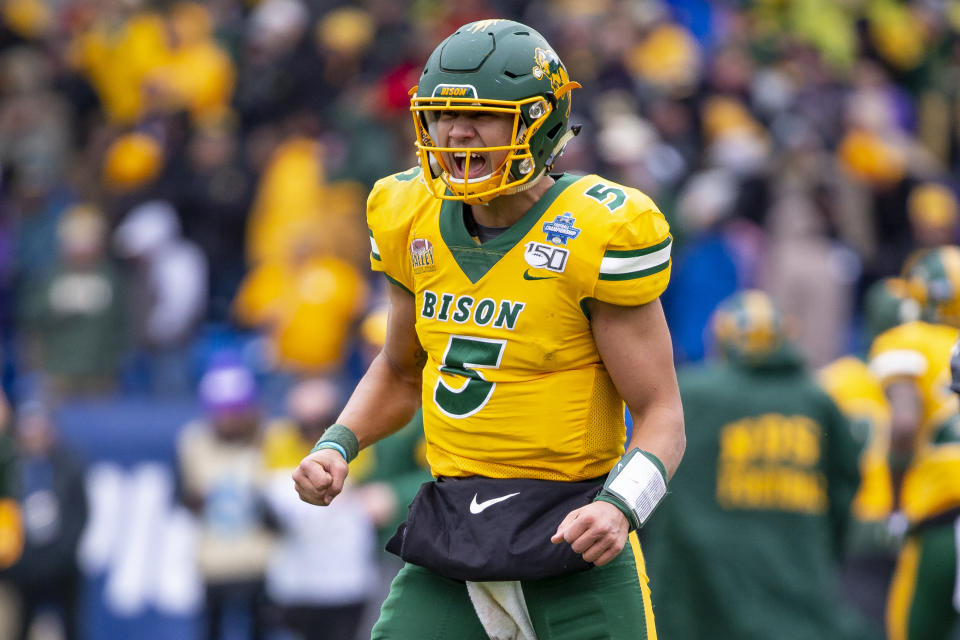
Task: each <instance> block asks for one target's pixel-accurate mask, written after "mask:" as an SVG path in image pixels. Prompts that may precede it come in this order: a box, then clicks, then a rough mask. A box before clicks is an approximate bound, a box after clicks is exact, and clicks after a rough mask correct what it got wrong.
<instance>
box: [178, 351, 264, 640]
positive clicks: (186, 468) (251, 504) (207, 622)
mask: <svg viewBox="0 0 960 640" xmlns="http://www.w3.org/2000/svg"><path fill="white" fill-rule="evenodd" d="M199 396H200V401H201V403H202V404H203V406H204V409H205V414H206V415H205V417H204V418H203V419H200V420H197V421H194V422H191V423H190V424H188V425H186V426H185V427H184V428H183V431H182V432H181V433H180V435H179V438H178V441H177V464H178V468H179V473H180V484H181V489H182V497H183V501H184V503H185V504H186V506H187V507H188V508H190V509H191V510H192V511H193V512H194V513H195V514H196V515H197V517H198V518H199V533H198V540H197V548H196V554H197V562H198V565H199V568H200V574H201V577H202V579H203V581H204V586H205V591H206V594H205V595H206V605H205V611H204V637H205V638H207V639H208V640H219V639H220V638H221V637H222V630H223V628H224V624H225V623H224V620H225V615H226V614H228V613H232V614H233V615H234V616H237V615H239V616H241V617H244V618H246V629H247V633H248V635H247V636H246V637H248V638H257V639H259V638H263V637H264V633H265V627H264V620H263V608H264V571H265V570H266V567H267V563H268V561H269V559H270V556H271V553H272V552H273V544H274V536H273V534H272V533H271V531H270V529H269V528H268V526H267V522H268V518H267V515H266V511H265V508H264V502H263V493H262V490H263V483H264V480H265V471H264V466H263V455H262V448H261V435H262V433H261V426H262V425H261V420H262V419H261V415H260V410H259V403H258V399H257V387H256V381H255V380H254V377H253V374H252V373H251V372H250V371H249V370H248V369H246V368H245V367H243V366H242V365H240V364H237V363H235V362H233V361H231V359H230V358H228V357H226V356H223V357H222V358H220V359H219V361H217V362H215V363H214V364H213V365H212V366H211V367H210V369H209V370H208V371H207V372H206V373H205V374H204V376H203V378H201V380H200V387H199ZM234 619H236V618H234Z"/></svg>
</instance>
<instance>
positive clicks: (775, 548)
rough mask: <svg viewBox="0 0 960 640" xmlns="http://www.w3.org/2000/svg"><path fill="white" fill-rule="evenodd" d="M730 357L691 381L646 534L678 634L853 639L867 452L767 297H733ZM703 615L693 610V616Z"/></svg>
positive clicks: (721, 340) (720, 325) (724, 338)
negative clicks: (853, 559)
mask: <svg viewBox="0 0 960 640" xmlns="http://www.w3.org/2000/svg"><path fill="white" fill-rule="evenodd" d="M713 330H714V336H715V340H716V344H715V346H716V349H717V352H718V353H719V354H721V355H722V359H718V360H715V361H714V362H712V363H710V364H709V365H707V366H701V367H698V368H688V369H687V370H682V371H681V373H680V389H681V394H682V396H683V404H684V414H685V416H686V423H687V449H686V454H685V456H684V463H683V465H682V466H681V468H680V470H678V472H677V475H676V476H675V477H674V478H673V480H672V482H671V483H670V498H669V500H666V501H664V503H663V504H662V505H661V507H660V509H659V511H658V513H657V516H656V517H655V518H653V519H652V520H651V521H650V523H649V524H648V525H647V526H646V527H645V528H644V534H645V538H646V540H647V541H648V544H647V549H648V551H647V554H648V568H649V573H650V579H651V581H653V580H657V584H658V585H660V586H659V589H657V590H656V591H655V592H654V594H653V598H654V606H655V607H656V610H657V626H658V627H659V630H660V632H661V633H662V634H663V636H664V637H667V638H707V637H711V638H713V637H716V638H741V639H746V638H757V639H758V640H759V639H760V638H773V637H776V638H797V639H798V640H799V639H801V638H803V639H806V638H836V639H838V640H839V639H840V638H852V637H859V636H858V635H856V634H854V633H853V627H851V626H850V620H851V619H849V618H847V615H846V612H845V609H844V605H843V601H842V599H841V598H840V583H839V563H840V557H841V554H842V549H843V544H844V540H845V535H846V530H847V525H848V520H849V517H850V502H851V500H852V499H853V496H854V492H855V491H856V488H857V468H856V460H857V453H858V452H857V448H856V444H855V442H854V441H853V439H852V437H851V435H850V430H849V427H848V426H847V424H846V421H845V419H844V418H843V416H842V414H841V413H840V411H839V410H838V409H837V407H836V405H834V404H833V402H832V401H831V400H830V399H829V397H828V396H827V395H826V394H825V393H823V392H822V391H821V390H820V389H819V388H818V387H817V386H816V385H815V384H814V383H813V380H812V379H811V378H810V376H809V374H808V373H807V371H806V369H805V367H804V366H803V364H802V363H801V360H800V359H799V357H798V355H797V354H796V352H795V350H794V348H793V347H792V345H791V344H790V342H789V341H788V338H787V331H786V326H785V324H784V319H783V317H782V316H781V315H780V312H779V311H778V310H777V309H776V308H775V307H774V305H773V302H772V300H771V299H770V298H769V296H767V295H765V294H763V293H761V292H759V291H755V290H754V291H746V292H743V293H740V294H737V295H734V296H733V297H731V298H729V299H728V300H727V301H725V302H724V303H723V304H722V305H721V306H720V307H719V309H718V310H717V313H716V315H715V317H714V324H713ZM694 610H695V611H696V615H691V614H690V612H691V611H694Z"/></svg>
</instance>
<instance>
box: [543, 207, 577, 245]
mask: <svg viewBox="0 0 960 640" xmlns="http://www.w3.org/2000/svg"><path fill="white" fill-rule="evenodd" d="M574 222H576V218H574V217H573V214H571V213H569V212H567V213H564V214H563V215H562V216H557V217H556V218H554V219H553V222H544V223H543V232H544V233H545V234H547V242H552V243H553V244H558V245H563V246H566V245H567V240H573V239H574V238H576V237H577V236H578V235H580V229H578V228H576V227H575V226H573V223H574Z"/></svg>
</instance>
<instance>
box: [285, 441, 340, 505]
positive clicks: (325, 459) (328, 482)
mask: <svg viewBox="0 0 960 640" xmlns="http://www.w3.org/2000/svg"><path fill="white" fill-rule="evenodd" d="M349 470H350V467H349V466H348V465H347V461H346V460H344V459H343V456H342V455H340V452H339V451H337V450H336V449H320V450H319V451H314V452H313V453H311V454H310V455H308V456H307V457H306V458H304V459H303V460H301V461H300V465H299V466H297V468H296V469H295V470H294V472H293V483H294V485H295V486H296V488H297V493H298V494H299V495H300V499H301V500H303V501H304V502H309V503H310V504H315V505H319V506H321V507H325V506H327V505H328V504H330V503H331V502H332V501H333V499H334V498H336V497H337V495H339V493H340V492H341V491H342V490H343V482H344V480H346V478H347V472H348V471H349Z"/></svg>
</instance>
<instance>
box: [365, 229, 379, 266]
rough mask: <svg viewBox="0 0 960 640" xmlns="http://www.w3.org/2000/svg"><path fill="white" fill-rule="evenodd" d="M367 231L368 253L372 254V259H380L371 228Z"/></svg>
mask: <svg viewBox="0 0 960 640" xmlns="http://www.w3.org/2000/svg"><path fill="white" fill-rule="evenodd" d="M367 231H369V232H370V255H372V256H373V259H374V260H381V258H380V247H378V246H377V241H376V240H374V239H373V229H370V228H368V229H367Z"/></svg>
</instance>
